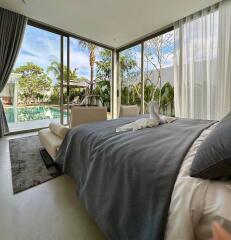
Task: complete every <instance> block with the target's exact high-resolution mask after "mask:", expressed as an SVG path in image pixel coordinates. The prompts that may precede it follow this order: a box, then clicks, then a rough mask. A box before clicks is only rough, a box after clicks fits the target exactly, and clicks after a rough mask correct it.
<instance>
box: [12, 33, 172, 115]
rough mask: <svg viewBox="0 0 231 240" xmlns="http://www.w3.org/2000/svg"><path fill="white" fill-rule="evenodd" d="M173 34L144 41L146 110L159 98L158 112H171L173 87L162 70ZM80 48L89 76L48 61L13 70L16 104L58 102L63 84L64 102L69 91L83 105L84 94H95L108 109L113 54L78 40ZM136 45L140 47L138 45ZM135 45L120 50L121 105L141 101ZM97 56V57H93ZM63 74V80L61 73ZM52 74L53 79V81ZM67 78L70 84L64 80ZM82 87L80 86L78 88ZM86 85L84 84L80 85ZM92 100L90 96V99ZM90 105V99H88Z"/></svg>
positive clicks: (71, 97)
mask: <svg viewBox="0 0 231 240" xmlns="http://www.w3.org/2000/svg"><path fill="white" fill-rule="evenodd" d="M172 38H173V34H172V33H168V34H164V35H161V36H159V37H156V38H154V39H151V40H148V41H146V42H145V51H144V78H143V79H144V105H145V112H147V106H148V103H149V102H150V101H153V100H155V101H158V102H159V104H160V106H161V112H163V113H165V114H169V115H174V88H173V86H172V83H170V82H169V81H168V79H164V76H163V70H164V67H165V66H166V64H167V63H168V61H169V57H170V56H171V54H172V49H173V46H172V44H173V40H172ZM79 45H80V47H81V49H82V50H84V51H86V52H87V53H88V59H89V72H90V77H89V79H88V78H86V77H83V76H80V75H79V69H78V68H75V69H70V70H69V72H68V68H67V66H66V65H64V66H63V71H61V64H60V63H59V62H57V61H54V60H53V61H51V62H50V66H48V68H47V69H43V68H42V67H40V66H38V65H36V64H34V63H33V62H27V63H26V64H25V65H23V66H20V67H18V68H16V69H15V70H14V73H16V74H18V76H19V82H18V85H19V90H18V91H19V96H18V97H19V104H22V105H29V104H37V103H38V104H41V103H46V104H57V105H59V104H60V93H61V86H63V96H64V104H65V103H67V97H68V96H67V93H68V90H69V100H70V102H75V103H78V104H86V103H85V102H84V100H85V99H86V97H88V96H90V97H92V96H93V97H97V99H98V100H99V101H98V102H99V103H100V104H101V105H104V106H107V108H108V111H110V101H111V76H112V66H111V62H112V56H111V51H110V50H107V49H102V48H99V47H97V46H96V45H94V44H91V43H87V42H84V41H79ZM138 48H139V46H138ZM139 53H140V50H137V47H136V48H131V49H127V50H125V51H123V52H121V53H120V57H119V63H120V68H119V69H120V79H121V104H124V105H133V104H138V105H140V104H141V97H142V83H141V80H140V79H141V71H140V70H141V69H140V68H141V64H140V58H139V57H137V54H139ZM96 55H97V56H96ZM62 74H63V79H64V81H63V83H62V82H61V79H62V77H61V75H62ZM51 75H52V76H54V78H55V79H56V81H53V79H52V78H51ZM68 76H69V79H70V82H71V84H70V87H69V88H68V86H67V79H68ZM79 86H82V87H79ZM83 86H85V87H83ZM90 99H91V98H90ZM88 104H92V102H91V101H90V102H88Z"/></svg>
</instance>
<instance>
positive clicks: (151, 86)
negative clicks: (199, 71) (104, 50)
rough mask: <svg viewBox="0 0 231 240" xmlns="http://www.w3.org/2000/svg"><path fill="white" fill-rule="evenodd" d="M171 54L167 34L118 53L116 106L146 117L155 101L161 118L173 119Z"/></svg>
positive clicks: (171, 36)
mask: <svg viewBox="0 0 231 240" xmlns="http://www.w3.org/2000/svg"><path fill="white" fill-rule="evenodd" d="M173 50H174V31H173V30H171V31H169V32H166V33H164V34H161V35H158V36H156V37H153V38H151V39H148V40H146V41H142V42H141V43H140V44H138V45H135V46H132V47H130V48H127V49H125V50H123V51H120V52H119V69H120V71H119V73H120V75H119V79H120V83H119V86H120V104H122V105H134V104H136V105H138V106H139V107H140V112H141V113H148V104H149V102H150V101H157V102H158V103H159V105H160V112H161V113H162V114H165V115H171V116H173V115H174V70H173Z"/></svg>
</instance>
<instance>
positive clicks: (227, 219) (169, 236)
mask: <svg viewBox="0 0 231 240" xmlns="http://www.w3.org/2000/svg"><path fill="white" fill-rule="evenodd" d="M214 128H215V125H213V126H212V127H210V128H209V129H207V130H205V131H203V133H202V134H201V136H200V137H199V138H198V139H197V140H196V141H195V142H194V144H193V145H192V147H191V149H190V150H189V152H188V154H187V155H186V157H185V160H184V162H183V164H182V167H181V170H180V173H179V175H178V178H177V181H176V183H175V187H174V191H173V194H172V200H171V204H170V209H169V218H168V223H167V228H166V237H165V239H166V240H209V239H211V223H212V222H214V221H217V222H219V223H220V224H222V225H224V227H225V228H228V230H231V181H230V182H221V181H209V180H202V179H199V178H192V177H190V166H191V164H192V161H193V158H194V156H195V154H196V151H197V149H198V148H199V146H200V144H201V142H202V141H203V140H204V139H205V138H206V137H207V136H208V135H209V133H210V132H211V131H212V130H213V129H214Z"/></svg>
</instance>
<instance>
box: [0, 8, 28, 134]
mask: <svg viewBox="0 0 231 240" xmlns="http://www.w3.org/2000/svg"><path fill="white" fill-rule="evenodd" d="M26 24H27V18H26V17H24V16H22V15H20V14H17V13H14V12H11V11H8V10H5V9H3V8H0V93H1V91H2V90H3V88H4V87H5V85H6V83H7V80H8V78H9V76H10V73H11V71H12V69H13V66H14V63H15V60H16V57H17V55H18V52H19V50H20V46H21V43H22V39H23V35H24V31H25V27H26ZM8 131H9V129H8V126H7V121H6V117H5V113H4V109H3V106H2V102H1V99H0V137H2V136H4V134H5V133H6V132H8Z"/></svg>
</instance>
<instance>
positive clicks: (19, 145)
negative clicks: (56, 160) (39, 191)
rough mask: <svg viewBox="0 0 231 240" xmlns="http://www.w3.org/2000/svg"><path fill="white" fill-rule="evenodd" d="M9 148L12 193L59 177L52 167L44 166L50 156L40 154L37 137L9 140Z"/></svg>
mask: <svg viewBox="0 0 231 240" xmlns="http://www.w3.org/2000/svg"><path fill="white" fill-rule="evenodd" d="M9 146H10V159H11V170H12V183H13V191H14V193H18V192H21V191H24V190H26V189H28V188H31V187H34V186H37V185H39V184H41V183H44V182H46V181H48V180H51V179H53V178H55V177H58V176H60V175H61V173H60V172H59V171H58V170H57V169H56V167H55V166H54V165H51V164H50V165H47V166H46V165H45V162H47V161H48V160H49V158H50V156H49V155H48V153H46V151H42V154H40V149H41V148H42V146H41V144H40V142H39V138H38V136H29V137H23V138H16V139H11V140H9ZM42 156H43V158H44V159H43V158H42ZM48 162H49V161H48Z"/></svg>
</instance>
